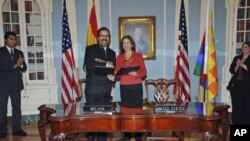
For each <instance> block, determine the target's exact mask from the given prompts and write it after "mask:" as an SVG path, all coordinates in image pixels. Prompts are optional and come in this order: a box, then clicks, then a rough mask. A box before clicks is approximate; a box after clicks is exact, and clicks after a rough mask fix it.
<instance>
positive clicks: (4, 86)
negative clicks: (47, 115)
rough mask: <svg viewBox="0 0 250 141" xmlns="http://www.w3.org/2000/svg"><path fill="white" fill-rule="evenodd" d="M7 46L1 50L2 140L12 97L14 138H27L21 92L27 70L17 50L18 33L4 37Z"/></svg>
mask: <svg viewBox="0 0 250 141" xmlns="http://www.w3.org/2000/svg"><path fill="white" fill-rule="evenodd" d="M4 43H5V46H3V47H1V48H0V97H1V98H0V138H5V137H6V136H7V134H8V129H7V105H8V98H9V96H10V100H11V105H12V131H13V133H12V134H13V136H27V133H26V132H24V131H23V130H22V129H21V90H23V88H24V86H23V80H22V73H24V72H25V71H26V70H27V66H26V63H25V61H24V55H23V52H22V51H20V50H18V49H16V48H15V47H16V44H17V37H16V33H15V32H12V31H9V32H6V33H5V35H4Z"/></svg>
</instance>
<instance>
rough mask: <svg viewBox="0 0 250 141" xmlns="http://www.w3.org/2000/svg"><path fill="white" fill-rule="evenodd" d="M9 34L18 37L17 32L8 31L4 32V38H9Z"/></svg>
mask: <svg viewBox="0 0 250 141" xmlns="http://www.w3.org/2000/svg"><path fill="white" fill-rule="evenodd" d="M9 36H15V37H16V33H15V32H13V31H7V32H6V33H5V34H4V39H5V40H7V39H8V38H9Z"/></svg>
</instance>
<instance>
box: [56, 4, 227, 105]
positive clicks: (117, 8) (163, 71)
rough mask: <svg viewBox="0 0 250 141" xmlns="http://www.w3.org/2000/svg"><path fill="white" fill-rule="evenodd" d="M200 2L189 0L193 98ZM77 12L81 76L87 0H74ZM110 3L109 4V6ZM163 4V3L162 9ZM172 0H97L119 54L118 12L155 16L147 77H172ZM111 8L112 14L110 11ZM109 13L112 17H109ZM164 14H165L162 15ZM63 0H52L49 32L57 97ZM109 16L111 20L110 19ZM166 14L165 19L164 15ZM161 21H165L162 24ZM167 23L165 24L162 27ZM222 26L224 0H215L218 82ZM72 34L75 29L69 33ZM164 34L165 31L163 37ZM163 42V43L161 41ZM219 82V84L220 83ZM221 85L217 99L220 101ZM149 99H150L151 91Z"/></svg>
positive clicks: (173, 44) (59, 80) (173, 26)
mask: <svg viewBox="0 0 250 141" xmlns="http://www.w3.org/2000/svg"><path fill="white" fill-rule="evenodd" d="M109 2H111V4H109ZM200 2H201V0H189V5H188V9H189V14H188V15H187V17H188V21H189V23H188V25H189V27H188V31H189V32H188V47H189V65H190V77H191V98H192V101H195V97H197V95H198V94H197V93H198V81H199V78H198V77H197V76H195V75H193V70H194V66H195V63H196V59H197V55H198V51H199V49H200ZM75 3H76V8H75V10H76V16H77V36H78V39H77V43H78V51H79V52H78V56H79V58H78V63H79V68H80V77H81V78H84V77H85V73H84V72H83V70H82V64H83V57H84V53H85V44H86V33H87V23H88V15H87V0H75ZM110 5H111V7H109V6H110ZM164 6H165V7H166V9H165V11H166V13H164ZM175 7H176V1H175V0H154V1H152V0H100V14H101V15H100V16H101V26H107V27H109V28H110V29H111V35H112V42H111V48H112V49H114V50H115V51H116V52H117V54H118V40H119V39H118V17H120V16H155V17H156V60H146V61H145V62H146V66H147V69H148V78H160V77H166V78H168V79H172V78H174V63H175V56H174V55H175V52H176V47H175V40H176V37H175V28H177V27H178V23H175V11H176V9H175ZM109 8H111V14H110V13H109ZM109 15H111V17H109ZM164 16H166V17H164ZM61 17H62V0H53V13H52V19H53V20H52V35H53V51H54V57H55V58H54V62H55V68H56V70H57V81H58V92H59V94H58V97H59V100H60V99H61V98H60V93H61V88H60V87H61V85H60V84H61V37H62V33H61V31H62V29H61V21H62V19H61ZM110 18H111V23H110V21H109V19H110ZM164 18H166V23H164V21H163V19H164ZM164 24H166V25H165V26H164ZM164 27H166V28H164ZM225 29H226V9H225V0H220V1H217V0H215V40H216V43H215V44H216V51H217V63H218V74H219V78H218V79H219V82H220V81H221V79H222V78H221V76H222V75H221V73H222V66H223V64H224V58H225V38H226V36H225ZM72 34H74V33H72ZM164 35H166V36H165V37H164ZM164 43H165V44H164ZM219 86H220V85H219ZM220 92H221V88H220V89H219V96H217V98H216V101H220V95H221V93H220ZM115 99H116V100H120V96H119V84H117V85H116V88H115ZM150 99H151V100H153V98H152V95H151V98H150Z"/></svg>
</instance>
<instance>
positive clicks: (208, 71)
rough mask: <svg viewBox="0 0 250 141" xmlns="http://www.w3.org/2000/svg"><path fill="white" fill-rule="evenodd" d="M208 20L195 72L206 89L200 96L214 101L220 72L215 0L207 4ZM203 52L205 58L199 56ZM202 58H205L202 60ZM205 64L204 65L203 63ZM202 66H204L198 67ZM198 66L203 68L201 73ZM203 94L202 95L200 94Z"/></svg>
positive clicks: (209, 0) (205, 99) (210, 0)
mask: <svg viewBox="0 0 250 141" xmlns="http://www.w3.org/2000/svg"><path fill="white" fill-rule="evenodd" d="M207 6H208V7H207V20H206V29H205V36H204V37H203V38H205V45H204V41H203V42H202V45H201V48H202V47H204V49H200V52H199V55H198V59H197V63H196V67H195V72H194V74H196V75H198V76H200V79H202V81H203V86H200V87H203V88H204V91H199V92H200V93H199V97H204V99H203V100H202V101H205V102H208V101H212V100H213V99H214V98H215V96H217V95H218V74H217V62H216V50H215V42H214V29H213V28H214V27H213V19H214V17H213V10H214V9H213V6H214V0H208V4H207ZM201 53H204V58H202V57H199V56H202V55H200V54H201ZM201 58H202V59H203V60H201ZM201 64H203V65H201ZM198 66H202V67H198ZM198 68H200V69H201V71H200V72H201V73H197V72H199V70H197V69H198ZM200 95H202V96H200Z"/></svg>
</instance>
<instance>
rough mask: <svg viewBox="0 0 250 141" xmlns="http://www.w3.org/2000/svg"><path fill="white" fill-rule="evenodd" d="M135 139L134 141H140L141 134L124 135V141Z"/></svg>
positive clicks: (127, 133)
mask: <svg viewBox="0 0 250 141" xmlns="http://www.w3.org/2000/svg"><path fill="white" fill-rule="evenodd" d="M133 135H134V138H135V141H142V133H129V132H125V133H124V141H130V139H131V138H132V137H133Z"/></svg>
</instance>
